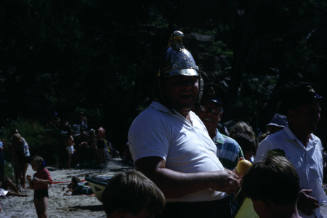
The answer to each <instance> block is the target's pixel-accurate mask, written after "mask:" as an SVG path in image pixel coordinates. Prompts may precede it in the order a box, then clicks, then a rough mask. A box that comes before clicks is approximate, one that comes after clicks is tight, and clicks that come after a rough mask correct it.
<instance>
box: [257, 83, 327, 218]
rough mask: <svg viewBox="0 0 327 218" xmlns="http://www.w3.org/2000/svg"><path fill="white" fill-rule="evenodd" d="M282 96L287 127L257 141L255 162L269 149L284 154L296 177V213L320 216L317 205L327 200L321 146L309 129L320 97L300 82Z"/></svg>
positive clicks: (316, 115) (317, 116)
mask: <svg viewBox="0 0 327 218" xmlns="http://www.w3.org/2000/svg"><path fill="white" fill-rule="evenodd" d="M283 97H284V98H283V99H282V104H281V105H282V111H283V114H285V115H286V116H287V121H288V126H286V127H284V128H283V129H282V130H280V131H278V132H275V133H273V134H270V135H268V136H267V137H266V138H265V139H264V140H263V141H261V142H260V144H259V147H258V150H257V153H256V156H255V162H258V161H261V160H263V159H264V158H265V156H266V154H267V152H269V151H270V150H276V151H277V150H278V151H280V152H281V153H284V154H285V157H286V158H287V159H288V160H289V161H290V162H291V163H292V164H293V166H294V167H295V169H296V171H297V173H298V175H299V178H300V187H301V189H302V191H301V192H300V193H299V198H298V207H299V209H300V215H301V216H302V217H304V218H307V217H318V218H320V217H323V215H322V214H321V211H320V208H319V205H323V204H325V203H326V202H327V197H326V194H325V192H324V190H323V187H322V185H323V184H322V181H323V157H322V150H323V147H322V144H321V140H320V139H319V138H318V137H317V136H316V135H314V134H313V132H314V131H315V130H316V128H317V125H318V122H319V119H320V112H321V107H320V101H321V100H322V97H321V96H320V95H318V94H317V93H316V92H315V90H314V89H313V88H312V86H311V85H310V84H308V83H303V82H300V83H294V84H291V85H290V86H287V89H286V92H285V94H284V95H283Z"/></svg>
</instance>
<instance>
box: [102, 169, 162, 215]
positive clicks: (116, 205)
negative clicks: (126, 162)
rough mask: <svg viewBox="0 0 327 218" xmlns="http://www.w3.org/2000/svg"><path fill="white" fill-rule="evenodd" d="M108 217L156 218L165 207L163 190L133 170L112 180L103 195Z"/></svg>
mask: <svg viewBox="0 0 327 218" xmlns="http://www.w3.org/2000/svg"><path fill="white" fill-rule="evenodd" d="M102 202H103V205H104V210H105V212H106V214H107V217H118V215H119V216H122V217H124V216H127V215H128V216H130V217H138V218H148V217H155V216H156V215H158V214H160V213H161V212H162V210H163V208H164V205H165V197H164V195H163V193H162V192H161V190H160V189H159V188H158V187H157V186H156V185H155V184H154V183H153V182H152V181H151V180H150V179H148V178H147V177H146V176H144V175H143V174H142V173H141V172H139V171H136V170H131V171H127V172H123V173H120V174H118V175H116V176H114V177H113V178H112V179H110V181H109V183H108V185H107V187H106V189H105V190H104V192H103V194H102Z"/></svg>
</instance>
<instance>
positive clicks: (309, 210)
mask: <svg viewBox="0 0 327 218" xmlns="http://www.w3.org/2000/svg"><path fill="white" fill-rule="evenodd" d="M311 192H312V190H311V189H301V191H300V192H299V197H298V201H297V206H298V208H299V210H300V211H301V212H302V213H304V214H305V215H308V216H310V215H312V214H313V212H314V210H315V209H316V208H317V207H319V202H318V201H317V199H316V198H314V197H312V196H311V195H310V194H311Z"/></svg>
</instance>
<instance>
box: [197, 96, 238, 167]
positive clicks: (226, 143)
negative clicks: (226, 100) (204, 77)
mask: <svg viewBox="0 0 327 218" xmlns="http://www.w3.org/2000/svg"><path fill="white" fill-rule="evenodd" d="M196 111H197V114H198V115H199V117H200V118H201V120H202V121H203V123H204V124H205V126H206V128H207V130H208V133H209V135H210V137H211V138H212V140H213V141H214V143H215V144H216V146H217V149H218V151H217V156H218V158H219V160H220V162H221V163H222V164H223V166H224V167H225V168H227V169H229V170H233V169H234V168H235V167H236V165H237V162H238V160H239V159H240V158H244V154H243V151H242V148H241V146H240V145H239V144H238V143H237V141H235V140H234V139H233V138H231V137H229V136H227V135H224V134H222V133H220V132H219V130H218V124H219V122H220V121H221V119H222V115H223V112H224V110H223V105H222V101H221V100H220V99H219V98H216V97H208V98H203V101H202V102H201V104H200V106H199V107H198V109H197V110H196Z"/></svg>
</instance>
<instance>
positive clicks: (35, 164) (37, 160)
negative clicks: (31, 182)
mask: <svg viewBox="0 0 327 218" xmlns="http://www.w3.org/2000/svg"><path fill="white" fill-rule="evenodd" d="M31 165H32V169H33V170H34V171H37V170H40V169H42V168H44V167H45V162H44V159H43V157H40V156H35V157H34V158H33V159H32V162H31Z"/></svg>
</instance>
